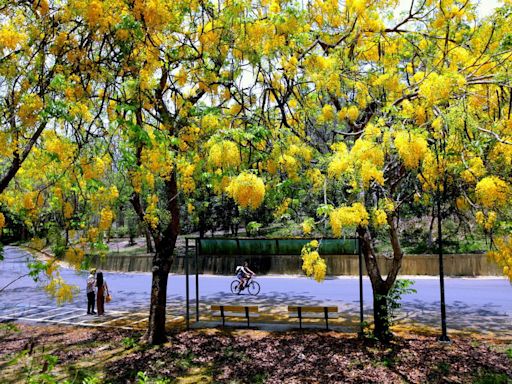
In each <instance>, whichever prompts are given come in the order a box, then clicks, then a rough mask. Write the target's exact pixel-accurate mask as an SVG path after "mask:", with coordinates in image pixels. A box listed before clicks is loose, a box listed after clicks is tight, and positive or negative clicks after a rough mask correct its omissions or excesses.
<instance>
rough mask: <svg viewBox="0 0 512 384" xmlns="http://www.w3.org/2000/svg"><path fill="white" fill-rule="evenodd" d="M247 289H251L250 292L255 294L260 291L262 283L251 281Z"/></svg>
mask: <svg viewBox="0 0 512 384" xmlns="http://www.w3.org/2000/svg"><path fill="white" fill-rule="evenodd" d="M247 289H248V290H249V293H250V294H251V295H254V296H256V295H257V294H258V293H260V285H259V284H258V283H257V282H256V281H251V282H250V283H249V286H248V287H247Z"/></svg>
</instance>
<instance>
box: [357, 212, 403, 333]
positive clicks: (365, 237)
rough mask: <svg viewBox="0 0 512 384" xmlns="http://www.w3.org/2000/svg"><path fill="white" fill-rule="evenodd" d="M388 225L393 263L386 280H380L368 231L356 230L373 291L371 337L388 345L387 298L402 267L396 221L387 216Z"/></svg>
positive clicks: (388, 316) (363, 228)
mask: <svg viewBox="0 0 512 384" xmlns="http://www.w3.org/2000/svg"><path fill="white" fill-rule="evenodd" d="M388 225H389V237H390V240H391V245H392V248H393V262H392V265H391V267H390V270H389V272H388V275H387V277H386V280H384V279H383V278H382V275H381V271H380V269H379V265H378V263H377V257H376V255H375V250H374V248H373V243H372V236H371V233H370V230H369V229H368V228H367V227H358V228H357V234H358V236H359V241H360V242H361V250H362V252H363V256H364V261H365V264H366V270H367V271H368V276H369V278H370V282H371V284H372V290H373V317H374V330H373V335H374V336H375V337H376V338H377V339H378V340H380V341H381V342H383V343H388V342H389V341H390V340H391V338H392V336H393V335H392V333H391V331H390V329H389V326H390V324H391V320H392V319H390V313H389V308H388V298H387V297H388V294H389V291H390V290H391V287H392V286H393V284H394V283H395V281H396V278H397V276H398V272H399V271H400V267H401V265H402V257H403V253H402V251H401V247H400V242H399V240H398V232H397V228H396V220H394V218H393V216H391V215H389V216H388Z"/></svg>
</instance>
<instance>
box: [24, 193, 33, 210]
mask: <svg viewBox="0 0 512 384" xmlns="http://www.w3.org/2000/svg"><path fill="white" fill-rule="evenodd" d="M34 198H35V193H34V192H29V193H27V194H25V196H23V208H25V209H26V210H27V211H30V210H32V209H34V208H35V207H36V204H35V202H34Z"/></svg>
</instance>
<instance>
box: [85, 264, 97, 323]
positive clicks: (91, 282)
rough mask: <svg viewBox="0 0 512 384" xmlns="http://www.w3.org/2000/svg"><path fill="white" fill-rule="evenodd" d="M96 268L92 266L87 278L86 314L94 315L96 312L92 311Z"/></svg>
mask: <svg viewBox="0 0 512 384" xmlns="http://www.w3.org/2000/svg"><path fill="white" fill-rule="evenodd" d="M95 275H96V269H95V268H93V269H91V270H90V271H89V277H88V278H87V289H86V290H87V314H88V315H95V314H96V312H94V302H95V301H96V300H95V293H94V290H95V289H96V288H95V286H96V277H95Z"/></svg>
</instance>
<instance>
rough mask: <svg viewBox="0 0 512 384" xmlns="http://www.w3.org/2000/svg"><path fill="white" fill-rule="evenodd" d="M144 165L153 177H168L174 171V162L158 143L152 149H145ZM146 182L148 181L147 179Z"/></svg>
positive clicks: (143, 152)
mask: <svg viewBox="0 0 512 384" xmlns="http://www.w3.org/2000/svg"><path fill="white" fill-rule="evenodd" d="M141 160H142V164H143V165H144V168H146V169H148V170H149V171H150V172H151V173H152V174H153V175H158V176H162V177H166V176H168V175H169V174H170V173H171V171H172V161H171V159H170V156H169V154H168V153H167V151H166V149H165V148H163V147H162V146H158V145H157V144H156V143H154V144H153V146H152V147H151V148H143V150H142V154H141ZM146 181H148V180H147V179H146Z"/></svg>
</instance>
